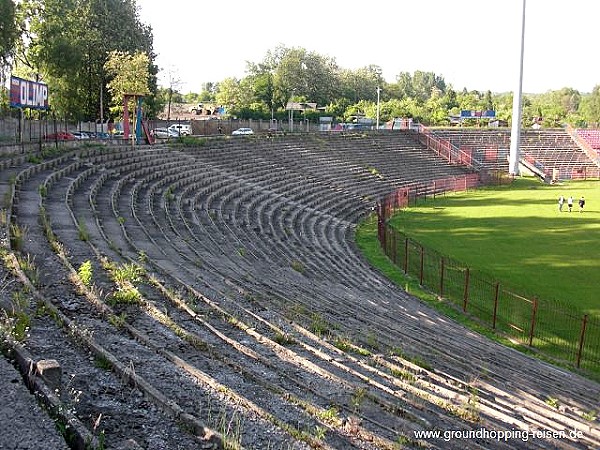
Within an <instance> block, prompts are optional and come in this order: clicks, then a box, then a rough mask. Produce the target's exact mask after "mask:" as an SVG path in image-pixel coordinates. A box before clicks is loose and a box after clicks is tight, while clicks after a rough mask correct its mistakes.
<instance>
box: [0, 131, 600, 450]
mask: <svg viewBox="0 0 600 450" xmlns="http://www.w3.org/2000/svg"><path fill="white" fill-rule="evenodd" d="M437 132H438V131H436V133H437ZM439 132H440V133H442V131H439ZM453 133H454V132H453ZM496 133H498V132H496ZM440 136H442V135H440ZM445 136H446V137H444V139H448V140H452V141H453V142H457V144H455V145H463V146H467V145H469V146H471V148H472V149H473V152H474V153H473V154H474V157H479V155H480V154H479V153H477V152H479V151H480V150H481V149H479V146H480V145H479V143H477V142H476V141H474V139H476V138H475V137H471V138H469V139H471V141H469V142H470V144H467V143H466V142H467V141H465V143H464V144H463V143H461V142H459V141H458V137H457V136H456V135H454V134H451V133H450V131H448V134H447V135H445ZM544 137H545V136H544ZM479 138H481V139H482V141H481V142H482V143H483V142H485V144H484V145H486V146H488V145H489V146H490V148H493V146H494V145H496V146H497V150H498V152H499V147H500V145H504V144H500V143H499V141H493V139H492V137H491V134H490V136H489V138H488V137H486V135H485V133H482V134H480V135H479ZM465 139H466V138H465ZM487 139H489V143H488V142H487V141H486V140H487ZM185 142H188V143H189V142H190V141H187V140H185V141H184V143H182V144H176V145H172V146H154V147H145V146H142V147H137V148H130V147H127V146H123V147H121V146H106V145H104V146H103V145H86V146H83V147H80V148H73V149H66V148H64V149H60V150H59V151H54V152H52V153H51V154H49V153H47V152H46V153H43V154H42V153H38V152H37V151H35V150H32V151H31V152H30V153H29V154H27V155H21V154H7V155H4V156H3V157H2V160H1V164H0V170H1V178H0V179H1V180H3V181H2V182H1V183H0V190H1V191H2V192H0V194H2V196H3V198H5V199H6V202H5V206H4V207H3V208H2V209H3V217H4V219H3V228H2V233H3V236H2V238H3V242H4V243H5V247H6V248H5V251H6V252H7V253H9V250H10V252H15V253H16V254H17V255H18V256H19V258H20V263H19V264H18V266H19V269H17V268H15V272H16V273H17V275H20V276H21V277H23V278H21V280H22V282H23V283H25V284H27V285H28V288H29V290H30V291H29V292H31V296H32V299H34V300H35V302H31V303H30V304H28V305H20V307H22V308H23V311H22V312H23V313H24V314H29V316H30V319H31V323H30V327H29V336H28V337H27V340H26V346H25V348H19V346H17V345H13V347H12V348H13V350H12V351H13V352H16V353H18V355H20V356H19V357H18V358H17V359H19V358H20V360H22V361H24V365H25V366H26V367H27V363H29V365H30V367H34V366H36V364H37V362H38V361H40V360H56V361H58V362H59V363H60V365H61V367H62V374H63V375H62V386H63V389H62V397H61V398H60V399H59V400H58V402H59V403H60V402H62V403H63V406H64V405H69V406H72V410H73V411H74V412H73V413H72V416H70V419H69V420H70V422H69V423H70V424H73V425H72V426H73V428H74V429H76V430H77V433H78V436H80V439H81V440H82V442H85V441H86V440H89V441H90V442H96V443H99V441H98V439H99V430H102V431H103V434H102V445H106V448H169V449H170V448H173V449H175V448H198V447H200V446H202V448H209V447H210V446H213V448H222V447H223V446H224V445H225V443H226V444H227V445H228V446H229V448H295V449H303V448H332V449H333V448H335V449H353V448H356V449H395V448H398V447H399V446H405V447H408V448H420V447H427V448H443V449H453V448H456V449H463V448H465V442H464V441H462V440H460V439H456V440H452V439H448V440H444V439H435V438H432V437H430V438H426V437H423V435H421V434H419V433H421V432H426V431H432V430H469V431H473V432H474V431H476V430H479V429H481V428H482V427H483V428H486V429H489V430H519V431H520V432H526V431H527V432H529V431H534V430H556V431H564V432H565V435H564V438H563V437H562V435H558V434H556V435H551V434H545V435H542V434H540V437H539V439H536V440H535V442H534V443H533V444H532V443H531V442H532V441H528V440H523V439H514V440H506V441H503V440H499V439H496V438H494V437H492V436H490V435H487V436H485V435H483V436H479V437H476V438H474V439H472V440H470V441H469V444H468V448H474V449H491V448H499V449H509V448H510V449H513V448H522V449H526V448H532V445H533V448H537V447H540V448H576V449H577V448H581V449H584V448H593V447H598V446H600V424H599V423H598V421H597V420H596V419H595V418H594V419H593V420H589V417H590V412H591V411H594V410H595V409H596V408H597V404H598V403H597V402H598V398H600V386H599V385H598V384H597V383H595V382H593V381H591V380H588V379H585V378H583V377H581V376H579V375H577V374H575V373H570V372H567V371H565V370H563V369H561V368H557V367H554V366H551V365H549V364H547V363H545V362H542V361H540V360H537V359H534V358H532V357H530V356H527V355H525V354H522V353H519V352H517V351H515V350H513V349H511V348H508V347H506V346H503V345H501V344H498V343H496V342H492V341H489V340H488V339H486V338H484V337H482V336H480V335H478V334H476V333H473V332H470V331H468V330H466V329H465V328H464V327H463V326H462V325H460V324H458V323H455V322H454V321H452V320H449V319H448V318H446V317H443V316H441V315H440V314H439V313H438V312H436V311H435V310H433V309H431V308H429V307H428V306H426V305H424V304H422V303H421V302H419V301H418V300H417V299H415V298H414V297H412V296H411V295H409V294H408V293H406V292H404V291H403V290H401V289H399V288H397V287H395V286H394V285H392V284H391V283H390V282H389V281H388V280H387V279H385V277H383V276H382V275H381V274H380V273H378V272H377V271H375V270H374V269H373V268H372V267H370V266H369V265H368V264H367V263H366V262H365V260H364V258H363V257H362V256H361V254H360V252H359V251H358V249H357V248H356V245H355V243H354V239H353V237H354V230H355V228H356V225H357V223H358V222H359V220H361V219H362V218H364V217H366V216H367V215H368V214H369V213H370V212H371V210H372V208H373V207H374V205H375V204H376V203H377V201H378V200H380V199H381V198H383V197H384V196H385V195H386V194H388V193H390V192H392V191H394V190H395V189H397V188H399V187H402V186H409V185H411V184H414V183H416V182H427V181H434V180H437V179H447V178H453V177H456V178H460V177H465V176H472V175H473V174H474V173H476V172H475V171H474V169H473V168H468V167H464V166H462V165H460V164H455V163H453V162H448V161H446V160H444V159H443V158H440V157H439V156H438V155H437V154H436V153H435V152H433V151H431V150H430V149H428V148H426V147H425V146H424V145H422V144H419V142H418V140H417V139H416V137H415V135H414V134H412V133H410V132H389V133H378V134H356V135H352V134H350V135H347V134H334V135H292V136H282V137H271V138H262V137H260V136H253V137H249V138H241V139H229V138H226V137H221V138H218V139H205V140H201V141H198V143H197V144H196V145H193V144H189V145H185ZM494 142H496V143H495V144H494ZM525 142H529V141H525ZM532 145H533V144H532ZM502 148H503V147H502ZM529 151H533V148H531V149H529ZM573 151H574V152H575V151H576V150H575V149H574V150H573ZM481 155H483V156H484V155H485V151H484V152H483V153H482V154H481ZM496 159H502V158H501V157H496ZM482 161H485V157H482ZM490 163H491V162H490ZM494 167H496V166H494ZM7 259H10V258H8V257H7ZM86 263H87V264H89V266H88V265H87V264H86ZM1 270H2V271H3V273H2V274H0V276H3V277H8V276H9V274H8V273H6V268H4V267H3V268H2V269H1ZM86 273H87V274H88V275H90V277H89V278H85V275H86ZM25 276H27V279H26V278H25ZM84 279H87V282H85V281H84ZM28 280H29V281H28ZM4 289H5V290H6V292H7V293H10V292H18V286H17V284H16V283H10V284H7V285H6V286H5V287H4ZM6 298H9V297H6ZM2 301H3V306H4V308H5V309H6V310H8V309H9V307H10V305H8V301H7V300H5V299H4V297H3V300H2ZM27 373H28V372H27V370H26V371H25V376H27ZM77 393H80V394H77ZM549 398H552V399H554V398H557V399H560V400H559V401H560V408H557V407H556V406H555V405H554V404H553V403H551V402H549V401H548V399H549ZM66 409H68V410H69V411H70V410H71V409H69V408H63V410H66ZM573 429H576V430H583V431H582V434H581V436H578V437H573V436H570V435H569V431H570V430H573Z"/></svg>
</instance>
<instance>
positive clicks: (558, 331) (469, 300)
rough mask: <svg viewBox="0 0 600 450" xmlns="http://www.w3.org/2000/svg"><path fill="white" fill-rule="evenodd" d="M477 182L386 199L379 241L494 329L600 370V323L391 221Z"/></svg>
mask: <svg viewBox="0 0 600 450" xmlns="http://www.w3.org/2000/svg"><path fill="white" fill-rule="evenodd" d="M475 186H476V183H475V180H474V179H470V178H468V177H465V178H464V179H462V180H461V179H460V178H453V179H444V180H437V181H433V182H430V183H424V184H420V185H419V186H410V187H403V188H400V189H398V190H397V191H395V192H392V193H391V194H389V195H388V196H386V197H385V198H384V199H383V200H382V201H381V202H380V203H379V204H378V207H377V215H378V238H379V242H380V244H381V247H382V249H383V250H384V252H385V254H386V255H387V256H388V257H389V258H390V259H391V260H392V261H393V263H394V264H395V265H396V266H398V267H399V268H400V269H401V270H402V271H403V272H404V273H405V274H407V275H410V276H412V277H414V278H415V279H417V280H419V284H421V285H422V286H424V287H427V288H428V289H429V290H431V291H433V292H434V293H436V294H438V295H439V296H440V297H443V298H445V299H447V300H449V301H451V302H452V303H454V304H455V305H456V306H457V307H458V308H460V309H461V310H462V311H463V312H464V313H468V314H469V315H471V316H472V317H475V318H477V319H478V320H479V321H481V322H482V323H483V324H484V325H487V326H489V327H490V328H491V329H493V330H496V331H499V332H502V333H503V334H504V335H507V336H509V337H510V338H512V339H514V340H516V341H518V342H519V343H521V344H523V345H526V346H528V347H531V348H536V349H537V350H538V351H539V352H540V353H542V354H545V355H548V356H550V357H552V358H555V359H559V360H563V361H567V362H569V363H572V364H573V365H574V366H575V367H577V368H582V369H587V370H592V371H596V372H597V371H598V370H599V368H600V320H598V318H596V317H592V316H590V315H588V314H582V313H578V312H577V311H576V310H574V309H573V308H569V307H567V306H566V305H562V304H559V303H558V302H549V301H542V300H540V299H537V298H535V297H533V298H528V297H526V296H523V295H520V294H518V293H516V292H515V291H514V290H513V289H511V288H510V287H508V286H505V285H504V284H503V283H501V282H500V281H498V280H494V279H490V278H488V277H485V276H483V275H481V274H480V273H478V272H477V271H474V270H473V269H472V268H469V267H468V266H465V265H464V264H462V263H460V262H458V261H455V260H453V259H451V258H448V257H446V256H443V255H441V254H440V253H438V252H437V251H435V250H433V249H430V248H427V247H425V246H423V245H422V244H420V243H419V242H417V241H415V240H414V239H412V238H410V237H408V236H406V235H405V234H403V233H401V232H400V231H398V230H396V229H394V228H393V227H392V226H391V225H390V224H389V223H388V219H389V218H390V217H391V216H392V214H393V212H394V210H395V209H398V208H404V207H407V206H409V205H410V204H411V203H412V204H414V203H415V202H416V200H417V198H420V199H423V198H425V195H429V196H434V195H440V194H442V193H443V192H447V191H463V190H467V189H469V188H471V187H475Z"/></svg>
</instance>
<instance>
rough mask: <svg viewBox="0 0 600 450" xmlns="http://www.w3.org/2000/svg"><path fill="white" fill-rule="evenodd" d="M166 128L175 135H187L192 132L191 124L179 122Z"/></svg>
mask: <svg viewBox="0 0 600 450" xmlns="http://www.w3.org/2000/svg"><path fill="white" fill-rule="evenodd" d="M168 130H169V131H170V132H173V133H175V136H189V135H190V134H192V126H191V125H184V124H181V123H174V124H173V125H171V126H170V127H169V128H168Z"/></svg>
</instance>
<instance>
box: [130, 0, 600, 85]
mask: <svg viewBox="0 0 600 450" xmlns="http://www.w3.org/2000/svg"><path fill="white" fill-rule="evenodd" d="M522 2H523V0H494V1H492V0H459V1H453V0H411V1H408V0H379V1H375V2H370V1H363V2H358V1H357V2H336V1H317V0H304V1H300V2H290V1H275V0H271V1H269V0H251V1H245V0H230V1H229V2H219V1H215V0H212V1H211V0H209V1H206V0H170V1H169V2H165V1H164V0H137V4H138V11H139V17H140V20H141V21H142V22H143V23H145V24H147V25H150V26H151V27H152V30H153V35H154V51H155V53H156V54H157V60H156V63H157V64H158V66H159V68H160V73H159V84H161V85H162V86H168V85H169V82H168V80H169V79H174V80H179V91H180V92H182V93H184V94H185V93H188V92H198V93H199V92H200V91H201V90H202V84H203V83H205V82H218V81H221V80H223V79H225V78H228V77H235V78H243V77H244V76H245V75H246V63H247V62H253V63H258V62H261V61H262V60H263V59H264V57H265V56H266V54H267V52H268V51H269V50H273V49H275V48H276V47H277V46H279V45H283V46H286V47H290V48H291V47H301V48H304V49H306V50H307V51H309V52H316V53H318V54H320V55H322V56H326V57H330V58H333V59H335V61H336V62H337V64H338V66H340V67H342V68H344V69H358V68H361V67H365V66H368V65H371V64H373V65H377V66H379V67H381V69H382V71H383V76H384V78H385V79H386V81H387V82H390V83H393V82H395V81H396V76H397V75H398V74H400V73H401V72H409V73H413V72H414V71H416V70H421V71H425V72H434V73H435V74H437V75H440V76H442V77H444V80H445V81H446V84H447V85H451V86H452V87H453V88H454V89H455V90H462V89H463V88H467V89H468V90H478V91H487V90H491V91H492V92H508V91H514V90H515V89H516V88H517V86H518V82H519V60H520V58H519V55H520V49H521V18H522V11H523V3H522ZM599 37H600V1H597V0H526V18H525V47H524V49H525V50H524V63H523V92H525V93H543V92H547V91H549V90H558V89H561V88H563V87H570V88H574V89H577V90H579V91H580V92H582V93H587V92H591V91H592V89H593V88H594V86H596V85H600V58H599V55H598V54H597V44H598V42H599Z"/></svg>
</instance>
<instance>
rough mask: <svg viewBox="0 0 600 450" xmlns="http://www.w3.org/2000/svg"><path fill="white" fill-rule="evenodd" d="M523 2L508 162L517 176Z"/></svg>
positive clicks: (519, 139) (523, 27)
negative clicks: (517, 76)
mask: <svg viewBox="0 0 600 450" xmlns="http://www.w3.org/2000/svg"><path fill="white" fill-rule="evenodd" d="M526 1H527V0H523V12H522V15H521V54H520V57H519V82H518V84H517V87H516V89H515V92H514V93H513V110H512V129H511V132H510V155H509V161H508V173H510V174H511V175H519V159H520V155H519V144H520V142H521V117H522V111H521V105H522V100H521V97H522V94H523V55H524V53H525V4H526Z"/></svg>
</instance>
